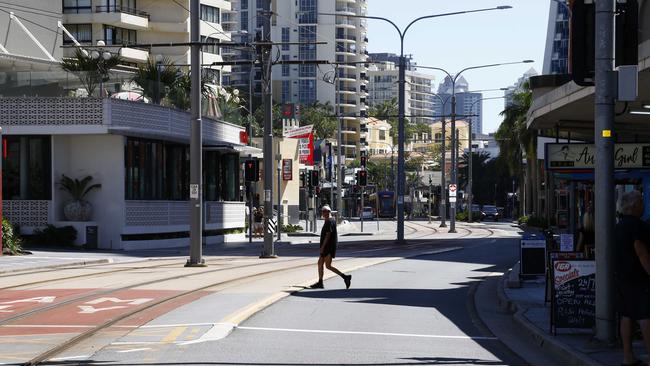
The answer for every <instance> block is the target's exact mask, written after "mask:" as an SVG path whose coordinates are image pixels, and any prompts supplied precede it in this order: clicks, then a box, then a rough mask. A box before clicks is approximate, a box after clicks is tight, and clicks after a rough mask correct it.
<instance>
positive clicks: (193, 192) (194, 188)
mask: <svg viewBox="0 0 650 366" xmlns="http://www.w3.org/2000/svg"><path fill="white" fill-rule="evenodd" d="M190 199H195V200H196V199H199V185H198V184H190Z"/></svg>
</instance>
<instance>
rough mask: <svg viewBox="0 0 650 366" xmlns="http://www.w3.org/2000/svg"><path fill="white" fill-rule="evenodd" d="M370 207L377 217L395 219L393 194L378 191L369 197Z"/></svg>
mask: <svg viewBox="0 0 650 366" xmlns="http://www.w3.org/2000/svg"><path fill="white" fill-rule="evenodd" d="M370 205H371V206H372V208H374V209H375V212H376V213H377V217H383V218H395V192H392V191H380V192H377V193H373V194H371V195H370Z"/></svg>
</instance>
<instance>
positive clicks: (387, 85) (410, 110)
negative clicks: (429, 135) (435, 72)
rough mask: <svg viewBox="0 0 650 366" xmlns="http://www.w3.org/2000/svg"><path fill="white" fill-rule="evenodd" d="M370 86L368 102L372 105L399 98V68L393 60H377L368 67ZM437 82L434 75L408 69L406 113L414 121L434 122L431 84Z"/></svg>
mask: <svg viewBox="0 0 650 366" xmlns="http://www.w3.org/2000/svg"><path fill="white" fill-rule="evenodd" d="M368 76H369V77H370V86H369V89H370V90H369V92H370V95H369V97H368V102H369V105H370V106H375V105H379V104H382V103H384V102H387V101H390V100H392V99H393V98H397V96H398V94H399V90H398V83H397V81H398V79H399V68H398V67H396V65H395V64H394V63H393V62H375V63H373V64H372V65H370V68H369V69H368ZM434 82H435V77H434V76H432V75H426V74H421V73H418V72H415V71H411V70H407V71H406V86H405V98H406V115H407V118H408V120H409V121H411V122H413V123H427V124H431V123H433V122H434V118H433V116H434V110H433V101H432V100H431V94H432V92H431V86H432V85H433V84H434Z"/></svg>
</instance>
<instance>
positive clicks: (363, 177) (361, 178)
mask: <svg viewBox="0 0 650 366" xmlns="http://www.w3.org/2000/svg"><path fill="white" fill-rule="evenodd" d="M357 185H358V186H360V187H365V186H367V185H368V172H367V171H365V170H359V171H358V172H357Z"/></svg>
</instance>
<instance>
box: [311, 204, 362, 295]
mask: <svg viewBox="0 0 650 366" xmlns="http://www.w3.org/2000/svg"><path fill="white" fill-rule="evenodd" d="M321 210H322V214H323V227H322V229H321V231H320V257H319V258H318V282H316V283H315V284H313V285H311V286H309V287H310V288H324V286H323V274H324V272H325V270H324V268H323V265H324V266H325V267H327V269H329V270H330V271H332V272H334V273H336V274H337V275H339V276H341V278H343V281H344V282H345V288H346V289H348V288H350V283H351V281H352V275H345V274H343V273H342V272H341V271H339V270H338V269H336V267H334V266H332V259H333V258H335V257H336V244H338V235H337V233H336V219H334V218H331V217H330V214H331V212H332V209H331V208H330V206H328V205H325V206H323V208H322V209H321Z"/></svg>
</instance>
